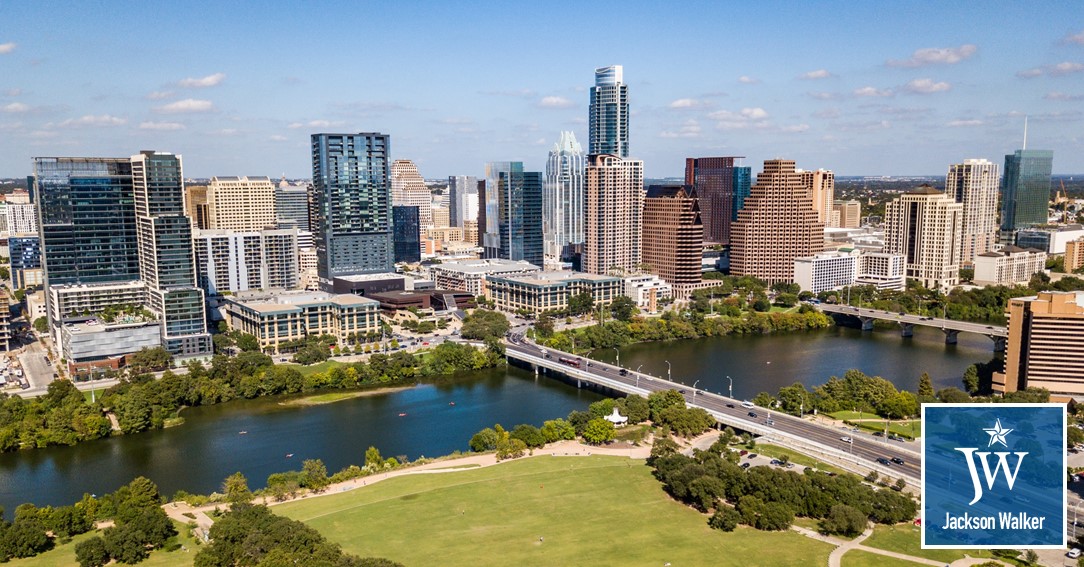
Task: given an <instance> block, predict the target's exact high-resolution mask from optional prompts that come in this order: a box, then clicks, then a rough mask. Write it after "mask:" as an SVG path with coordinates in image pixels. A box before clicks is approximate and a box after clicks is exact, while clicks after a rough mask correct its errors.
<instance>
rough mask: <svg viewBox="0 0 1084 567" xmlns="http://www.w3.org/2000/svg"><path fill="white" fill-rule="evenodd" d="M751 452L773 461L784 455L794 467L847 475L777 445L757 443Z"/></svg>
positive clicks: (841, 470) (823, 463)
mask: <svg viewBox="0 0 1084 567" xmlns="http://www.w3.org/2000/svg"><path fill="white" fill-rule="evenodd" d="M753 452H754V453H760V454H761V455H767V456H769V457H771V458H773V459H778V458H780V457H782V456H783V455H786V456H788V457H790V462H792V463H794V464H795V465H805V466H807V467H813V468H815V469H817V470H819V471H824V472H834V473H836V474H847V471H845V470H843V469H841V468H839V467H834V466H832V465H830V464H828V463H825V462H823V461H818V460H817V459H814V458H813V457H810V456H807V455H803V454H801V453H798V452H796V451H791V450H790V449H787V448H785V447H779V446H777V445H767V444H764V443H757V447H756V449H753ZM850 474H854V473H850Z"/></svg>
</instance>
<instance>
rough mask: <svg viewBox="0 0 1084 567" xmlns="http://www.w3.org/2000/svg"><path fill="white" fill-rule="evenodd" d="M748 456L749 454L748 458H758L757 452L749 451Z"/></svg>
mask: <svg viewBox="0 0 1084 567" xmlns="http://www.w3.org/2000/svg"><path fill="white" fill-rule="evenodd" d="M747 456H748V458H750V459H755V458H757V454H756V453H749V455H747Z"/></svg>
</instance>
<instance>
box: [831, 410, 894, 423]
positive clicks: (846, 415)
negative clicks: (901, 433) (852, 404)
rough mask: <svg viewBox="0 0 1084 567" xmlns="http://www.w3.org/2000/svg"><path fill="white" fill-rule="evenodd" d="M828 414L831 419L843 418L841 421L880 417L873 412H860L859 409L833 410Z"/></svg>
mask: <svg viewBox="0 0 1084 567" xmlns="http://www.w3.org/2000/svg"><path fill="white" fill-rule="evenodd" d="M828 415H829V416H831V417H832V419H839V420H843V421H850V420H854V419H881V416H879V415H877V414H875V413H866V412H861V411H850V410H844V411H837V412H834V413H830V414H828Z"/></svg>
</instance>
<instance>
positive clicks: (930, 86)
mask: <svg viewBox="0 0 1084 567" xmlns="http://www.w3.org/2000/svg"><path fill="white" fill-rule="evenodd" d="M903 88H904V89H905V90H906V91H908V92H912V93H915V94H932V93H941V92H945V91H948V90H951V89H952V85H950V84H948V83H946V82H940V83H937V82H934V80H933V79H915V80H913V81H911V82H910V83H907V85H905V86H904V87H903Z"/></svg>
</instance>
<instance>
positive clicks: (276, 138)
mask: <svg viewBox="0 0 1084 567" xmlns="http://www.w3.org/2000/svg"><path fill="white" fill-rule="evenodd" d="M270 140H271V141H272V142H285V141H287V140H289V138H287V137H286V136H283V135H281V134H275V135H274V136H271V138H270Z"/></svg>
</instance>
